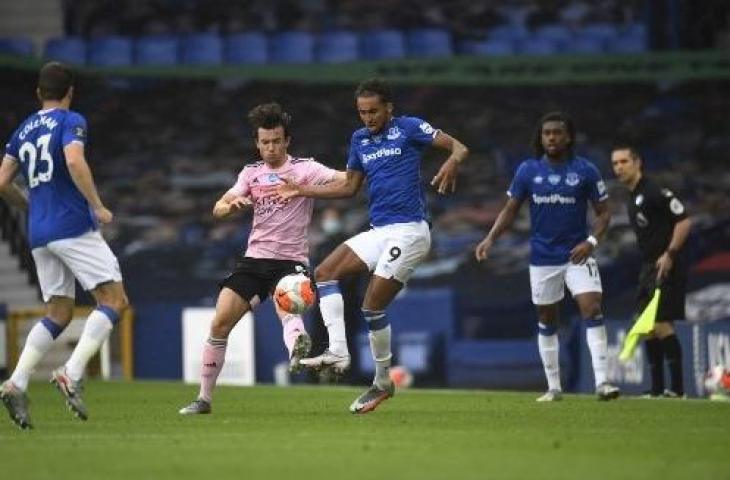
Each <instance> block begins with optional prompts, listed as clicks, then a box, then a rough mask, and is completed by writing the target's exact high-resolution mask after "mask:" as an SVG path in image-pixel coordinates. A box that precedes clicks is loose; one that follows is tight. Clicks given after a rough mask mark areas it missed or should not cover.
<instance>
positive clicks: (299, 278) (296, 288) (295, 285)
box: [274, 273, 316, 315]
mask: <svg viewBox="0 0 730 480" xmlns="http://www.w3.org/2000/svg"><path fill="white" fill-rule="evenodd" d="M315 299H316V296H315V294H314V288H312V281H311V280H310V279H309V277H307V276H306V275H304V274H303V273H294V274H291V275H287V276H286V277H284V278H282V279H281V280H279V283H277V284H276V289H275V290H274V302H276V305H277V306H278V307H279V308H280V309H282V310H284V311H285V312H287V313H293V314H295V315H301V314H302V313H304V312H306V311H307V309H309V307H311V306H312V305H314V301H315Z"/></svg>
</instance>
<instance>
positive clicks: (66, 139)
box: [62, 112, 88, 147]
mask: <svg viewBox="0 0 730 480" xmlns="http://www.w3.org/2000/svg"><path fill="white" fill-rule="evenodd" d="M87 134H88V132H87V129H86V119H84V117H82V116H81V115H79V114H78V113H75V112H71V113H69V115H68V117H66V121H65V122H63V132H62V135H63V136H62V140H63V146H64V147H65V146H67V145H68V144H69V143H72V142H79V143H81V144H83V145H85V144H86V137H87Z"/></svg>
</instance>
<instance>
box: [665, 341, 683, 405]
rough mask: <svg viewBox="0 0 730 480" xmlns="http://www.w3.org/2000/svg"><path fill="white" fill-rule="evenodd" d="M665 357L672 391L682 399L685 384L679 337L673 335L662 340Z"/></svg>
mask: <svg viewBox="0 0 730 480" xmlns="http://www.w3.org/2000/svg"><path fill="white" fill-rule="evenodd" d="M661 343H662V350H664V357H665V358H666V359H667V365H668V366H669V378H670V381H671V385H672V387H671V389H672V391H673V392H674V393H676V394H677V395H679V396H680V397H681V396H682V395H684V382H683V378H682V346H681V345H680V344H679V339H678V338H677V335H675V334H671V335H669V336H666V337H664V338H662V339H661Z"/></svg>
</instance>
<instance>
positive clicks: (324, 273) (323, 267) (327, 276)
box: [314, 263, 335, 282]
mask: <svg viewBox="0 0 730 480" xmlns="http://www.w3.org/2000/svg"><path fill="white" fill-rule="evenodd" d="M314 280H315V281H316V282H327V281H329V280H335V271H334V268H331V267H330V266H329V265H327V264H326V263H322V264H320V265H318V266H317V268H315V269H314Z"/></svg>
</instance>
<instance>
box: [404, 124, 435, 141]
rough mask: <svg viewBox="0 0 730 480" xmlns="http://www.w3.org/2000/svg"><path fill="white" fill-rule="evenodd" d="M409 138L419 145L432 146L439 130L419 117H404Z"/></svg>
mask: <svg viewBox="0 0 730 480" xmlns="http://www.w3.org/2000/svg"><path fill="white" fill-rule="evenodd" d="M403 123H404V126H405V130H406V132H407V134H408V138H409V139H410V140H412V141H413V142H414V143H416V144H417V145H431V144H432V143H433V140H434V138H436V135H438V132H439V130H438V129H436V128H434V127H433V126H431V124H430V123H428V122H427V121H425V120H422V119H420V118H417V117H403Z"/></svg>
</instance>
